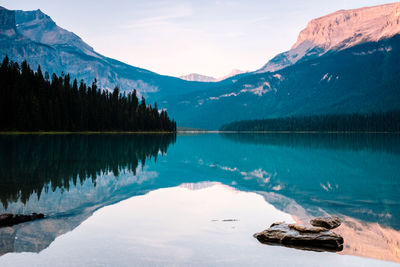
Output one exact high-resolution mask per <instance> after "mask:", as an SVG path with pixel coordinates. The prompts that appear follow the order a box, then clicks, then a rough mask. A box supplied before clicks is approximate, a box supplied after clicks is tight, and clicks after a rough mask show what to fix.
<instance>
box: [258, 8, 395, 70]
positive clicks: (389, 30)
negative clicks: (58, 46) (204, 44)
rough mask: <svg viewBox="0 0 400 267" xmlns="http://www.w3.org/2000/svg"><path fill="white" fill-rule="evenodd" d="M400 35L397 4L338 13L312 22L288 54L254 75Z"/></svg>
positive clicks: (281, 55) (277, 58) (271, 62)
mask: <svg viewBox="0 0 400 267" xmlns="http://www.w3.org/2000/svg"><path fill="white" fill-rule="evenodd" d="M399 33H400V2H397V3H392V4H387V5H380V6H373V7H364V8H359V9H352V10H339V11H337V12H335V13H332V14H329V15H326V16H323V17H320V18H317V19H313V20H311V21H310V22H309V23H308V25H307V27H306V28H305V29H304V30H302V31H301V32H300V34H299V36H298V39H297V42H296V43H295V44H294V45H293V46H292V48H291V49H290V50H289V51H287V52H284V53H281V54H279V55H277V56H276V57H274V58H273V59H271V60H270V61H269V62H268V63H267V64H266V65H264V66H263V67H262V68H261V69H259V70H258V71H257V72H258V73H261V72H267V71H271V72H273V71H277V70H279V69H282V68H285V67H287V66H290V65H293V64H295V63H296V62H298V61H301V60H305V59H307V58H313V57H316V56H321V55H323V54H324V53H326V52H328V51H332V50H336V51H337V50H343V49H346V48H349V47H352V46H355V45H358V44H361V43H365V42H377V41H379V40H382V39H385V38H390V37H392V36H394V35H396V34H399Z"/></svg>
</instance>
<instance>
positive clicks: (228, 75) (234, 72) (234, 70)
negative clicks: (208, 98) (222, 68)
mask: <svg viewBox="0 0 400 267" xmlns="http://www.w3.org/2000/svg"><path fill="white" fill-rule="evenodd" d="M247 72H248V71H244V70H238V69H233V70H232V71H231V72H229V73H228V74H227V75H225V76H222V77H220V78H218V79H217V81H223V80H226V79H228V78H232V77H235V76H237V75H240V74H245V73H247Z"/></svg>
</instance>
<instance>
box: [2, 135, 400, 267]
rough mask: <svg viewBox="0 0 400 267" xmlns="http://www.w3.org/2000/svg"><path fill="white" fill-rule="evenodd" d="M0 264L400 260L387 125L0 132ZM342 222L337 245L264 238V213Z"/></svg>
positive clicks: (399, 148)
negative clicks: (355, 129)
mask: <svg viewBox="0 0 400 267" xmlns="http://www.w3.org/2000/svg"><path fill="white" fill-rule="evenodd" d="M0 147H1V151H0V200H1V204H0V213H25V214H28V213H33V212H37V213H39V212H40V213H44V214H45V215H46V218H45V219H42V220H37V221H32V222H27V223H23V224H19V225H15V226H12V227H3V228H0V266H165V265H167V266H170V265H173V266H176V265H179V266H181V265H184V266H187V265H189V266H210V265H211V266H215V265H217V266H225V265H230V266H244V265H248V266H257V265H260V266H265V265H271V266H390V265H395V266H397V265H398V263H400V198H399V193H400V171H399V169H400V168H399V166H400V137H399V136H398V135H391V134H178V135H166V134H165V135H162V134H160V135H118V134H110V135H96V134H93V135H90V134H87V135H78V134H71V135H0ZM322 215H337V216H339V217H341V218H342V219H343V220H344V222H343V223H342V225H341V226H340V227H339V228H337V229H335V230H334V231H335V232H337V233H339V234H341V235H342V236H343V237H344V249H343V251H341V252H339V253H332V252H313V251H305V250H299V249H293V248H286V247H280V246H268V245H264V244H261V243H259V242H258V241H257V240H256V239H255V238H254V237H253V234H254V233H256V232H260V231H262V230H264V229H266V228H268V227H269V225H270V224H271V223H273V222H279V221H286V222H288V223H289V222H298V223H307V222H308V221H309V220H310V219H311V218H313V217H315V216H322Z"/></svg>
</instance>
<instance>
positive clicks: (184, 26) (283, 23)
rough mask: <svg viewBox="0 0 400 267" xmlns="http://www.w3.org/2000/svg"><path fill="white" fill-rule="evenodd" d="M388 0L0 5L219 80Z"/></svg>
mask: <svg viewBox="0 0 400 267" xmlns="http://www.w3.org/2000/svg"><path fill="white" fill-rule="evenodd" d="M391 2H394V1H390V0H347V1H346V0H335V1H332V0H307V1H298V0H260V1H256V0H254V1H253V0H237V1H228V0H205V1H202V0H193V1H180V0H112V1H105V0H68V1H58V0H35V1H32V0H0V5H1V6H4V7H6V8H8V9H22V10H34V9H41V10H42V11H43V12H44V13H46V14H47V15H49V16H50V17H51V18H52V19H53V20H54V21H55V22H56V23H57V24H58V25H59V26H61V27H63V28H65V29H67V30H69V31H72V32H74V33H76V34H77V35H79V36H80V37H81V38H82V39H83V40H84V41H85V42H87V43H88V44H89V45H90V46H92V47H93V48H94V49H95V50H96V51H97V52H99V53H101V54H103V55H105V56H107V57H111V58H115V59H118V60H120V61H123V62H125V63H128V64H131V65H133V66H137V67H141V68H145V69H148V70H151V71H154V72H157V73H160V74H165V75H171V76H180V75H184V74H189V73H200V74H204V75H209V76H214V77H220V76H223V75H225V74H227V73H229V72H230V71H231V70H232V69H234V68H237V69H242V70H256V69H258V68H260V67H262V65H264V64H265V63H266V62H267V61H268V60H269V59H271V58H272V57H273V56H275V55H276V54H278V53H280V52H283V51H286V50H288V49H290V47H291V46H292V45H293V44H294V43H295V41H296V39H297V35H298V33H299V32H300V31H301V30H302V29H303V28H304V27H305V26H306V24H307V22H308V21H309V20H311V19H313V18H316V17H320V16H323V15H326V14H328V13H331V12H334V11H337V10H339V9H350V8H358V7H364V6H371V5H379V4H385V3H391Z"/></svg>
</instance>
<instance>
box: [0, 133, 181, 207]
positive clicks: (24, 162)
mask: <svg viewBox="0 0 400 267" xmlns="http://www.w3.org/2000/svg"><path fill="white" fill-rule="evenodd" d="M175 141H176V136H175V135H173V134H171V135H169V134H158V135H119V134H115V135H75V134H74V135H22V136H11V135H3V136H0V147H1V150H0V200H1V202H2V204H3V206H4V208H7V206H8V203H10V202H16V201H18V200H20V201H22V202H23V203H26V202H27V201H28V199H29V198H30V196H31V195H32V194H33V193H36V194H37V196H38V198H40V194H41V193H42V192H43V191H44V192H47V191H48V190H53V191H55V190H56V189H57V188H60V189H61V190H62V191H63V190H69V188H70V186H71V185H77V184H78V183H80V184H82V183H83V182H84V181H85V180H87V179H91V181H92V182H93V184H94V185H96V177H97V176H98V175H101V174H105V173H109V172H112V173H113V174H114V175H115V176H116V177H117V176H118V175H119V172H120V171H121V170H127V171H130V172H132V173H133V174H134V175H136V168H137V167H138V165H139V164H141V165H142V166H144V165H145V163H146V160H150V159H152V158H154V160H157V156H158V155H159V154H165V153H166V152H167V148H168V146H169V145H170V144H173V143H175Z"/></svg>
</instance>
